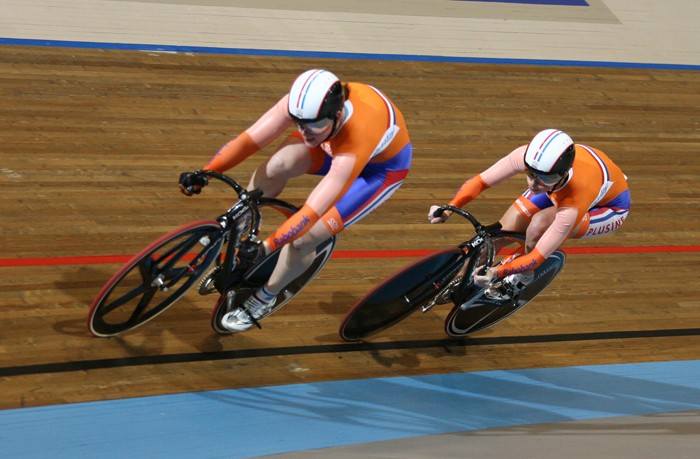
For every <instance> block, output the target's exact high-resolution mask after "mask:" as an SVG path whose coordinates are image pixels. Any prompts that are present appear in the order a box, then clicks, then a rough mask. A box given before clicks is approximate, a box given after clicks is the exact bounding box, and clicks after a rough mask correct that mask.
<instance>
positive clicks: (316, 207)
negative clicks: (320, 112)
mask: <svg viewBox="0 0 700 459" xmlns="http://www.w3.org/2000/svg"><path fill="white" fill-rule="evenodd" d="M361 171H362V165H361V164H358V161H357V157H356V156H355V155H353V154H337V155H335V156H334V158H333V162H332V164H331V168H330V170H329V171H328V174H326V176H325V177H323V179H322V180H321V181H320V182H319V183H318V185H316V187H315V188H314V190H313V191H312V192H311V194H310V195H309V197H308V199H307V200H306V203H305V204H304V205H303V206H302V208H301V209H300V210H299V212H297V213H296V214H294V215H292V216H291V217H290V218H289V219H288V220H287V221H286V222H284V223H283V224H282V226H280V227H279V228H278V229H277V230H276V231H275V232H274V233H273V234H272V235H271V236H270V237H269V238H268V239H267V240H266V241H265V244H266V245H267V247H268V248H269V251H274V250H277V249H278V248H280V247H282V246H283V245H284V244H287V243H289V242H291V241H293V240H295V239H298V238H300V237H301V236H303V235H304V234H305V233H306V232H307V231H309V230H310V229H311V228H312V227H313V226H314V224H315V223H316V222H318V221H319V220H320V219H321V216H322V215H324V214H325V213H326V212H327V211H328V210H329V209H330V208H331V207H333V205H334V204H335V203H336V202H338V200H339V199H340V198H341V197H342V196H343V195H344V194H345V192H346V191H347V190H348V188H350V185H352V182H353V181H354V180H355V179H356V178H357V177H358V176H359V175H360V172H361Z"/></svg>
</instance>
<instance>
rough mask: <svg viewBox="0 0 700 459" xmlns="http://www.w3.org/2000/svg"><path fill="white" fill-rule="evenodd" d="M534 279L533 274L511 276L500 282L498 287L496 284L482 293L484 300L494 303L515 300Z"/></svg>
mask: <svg viewBox="0 0 700 459" xmlns="http://www.w3.org/2000/svg"><path fill="white" fill-rule="evenodd" d="M534 278H535V274H534V273H531V274H524V273H518V274H511V275H510V276H506V277H504V278H503V280H501V283H500V285H499V284H496V285H494V286H492V287H489V288H487V289H486V290H485V291H484V295H486V298H488V299H490V300H494V301H506V300H510V299H512V298H515V297H516V296H517V295H518V294H519V293H520V292H522V291H523V290H524V289H525V287H527V286H528V284H529V283H530V282H532V280H533V279H534Z"/></svg>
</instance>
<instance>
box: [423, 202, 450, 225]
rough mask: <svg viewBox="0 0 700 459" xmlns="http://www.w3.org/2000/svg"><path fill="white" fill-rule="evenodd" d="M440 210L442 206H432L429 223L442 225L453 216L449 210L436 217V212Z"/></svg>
mask: <svg viewBox="0 0 700 459" xmlns="http://www.w3.org/2000/svg"><path fill="white" fill-rule="evenodd" d="M439 208H440V206H431V207H430V211H429V212H428V221H429V222H430V223H442V222H444V221H445V220H447V219H448V218H449V217H450V215H452V212H450V211H449V210H446V211H444V212H443V213H442V215H440V216H439V217H436V216H435V211H437V210H438V209H439Z"/></svg>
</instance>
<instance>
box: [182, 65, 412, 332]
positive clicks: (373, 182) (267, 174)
mask: <svg viewBox="0 0 700 459" xmlns="http://www.w3.org/2000/svg"><path fill="white" fill-rule="evenodd" d="M292 125H295V126H296V130H295V131H294V132H292V133H291V134H289V135H288V136H287V137H286V139H285V140H284V141H283V142H282V144H281V145H280V146H279V147H278V148H277V149H276V150H275V152H274V153H273V154H272V156H271V157H270V158H268V159H267V160H265V161H264V162H263V163H262V164H261V165H260V166H259V167H258V168H257V170H256V171H255V173H254V174H253V176H252V178H251V180H250V183H249V186H248V187H249V189H254V188H260V189H261V190H262V191H263V192H264V196H268V197H275V196H277V195H279V194H280V193H281V192H282V190H283V189H284V187H285V185H286V183H287V181H288V180H290V179H291V178H293V177H297V176H300V175H303V174H305V173H306V174H315V175H321V176H324V177H323V178H322V179H321V181H320V182H319V183H318V184H317V185H316V187H315V188H314V189H313V190H312V191H311V193H310V194H309V196H308V198H307V200H306V202H305V203H304V205H303V206H302V208H301V209H300V210H299V212H297V213H296V214H295V215H293V216H292V217H290V218H289V219H288V220H287V221H286V222H284V223H283V224H282V226H280V227H279V228H278V229H277V230H276V231H275V232H274V233H273V234H271V235H270V236H269V237H268V238H267V239H266V240H265V241H264V242H263V243H262V244H261V247H262V248H261V255H262V254H263V253H264V254H269V253H272V252H273V251H275V250H278V249H281V252H280V257H279V261H278V263H277V266H276V267H275V269H274V271H273V273H272V275H271V276H270V279H269V280H268V281H267V283H266V284H265V285H263V286H262V287H261V288H260V289H258V290H257V291H256V292H255V293H254V294H253V295H251V296H250V298H249V299H248V300H246V301H245V303H244V304H243V306H242V307H240V308H236V309H234V310H232V311H229V312H228V313H227V314H226V315H225V316H224V317H223V322H222V326H223V327H224V328H226V329H228V330H230V331H234V332H239V331H244V330H247V329H248V328H250V327H251V326H252V325H253V321H252V318H255V319H256V320H257V319H258V318H260V317H262V316H263V315H264V314H265V313H266V312H268V311H269V310H270V308H272V307H273V306H274V304H275V301H276V297H277V294H278V293H279V292H281V291H282V290H283V289H284V287H286V286H287V285H288V284H289V283H290V282H292V281H293V280H294V279H295V278H296V277H298V276H299V275H300V274H301V273H303V272H304V271H305V269H306V268H307V267H308V266H309V265H310V263H311V262H312V261H313V255H314V249H315V247H316V246H317V245H318V244H319V243H321V242H322V241H324V240H326V239H327V238H329V237H331V236H332V235H334V234H337V233H339V232H340V231H342V230H343V229H345V228H347V227H349V226H350V225H353V224H354V223H356V222H357V221H359V220H360V219H362V218H364V217H365V216H367V215H368V214H369V213H370V212H372V211H373V210H375V209H376V208H377V207H379V206H380V205H381V204H382V203H383V202H384V201H386V200H387V199H388V198H389V197H390V196H391V195H392V194H393V193H394V192H395V191H396V190H397V189H398V188H399V187H400V186H401V184H402V183H403V180H404V179H405V177H406V175H407V174H408V170H409V168H410V165H411V157H412V145H411V141H410V139H409V135H408V130H407V129H406V124H405V121H404V118H403V115H402V114H401V112H400V111H399V110H398V108H396V106H395V105H394V104H393V103H392V102H391V101H390V100H389V99H388V98H387V97H386V96H385V95H384V94H383V93H382V92H381V91H379V90H378V89H376V88H374V87H372V86H370V85H367V84H362V83H354V82H341V81H340V79H338V77H337V76H336V75H334V74H333V73H331V72H329V71H327V70H322V69H312V70H308V71H306V72H304V73H302V74H301V75H300V76H299V77H297V78H296V80H295V81H294V83H293V84H292V86H291V89H290V91H289V93H288V94H286V95H285V96H284V97H282V98H281V99H280V100H279V101H278V102H277V103H276V104H275V105H274V106H273V107H272V108H270V109H269V110H268V111H267V112H266V113H265V114H264V115H263V116H262V117H261V118H260V119H258V120H257V121H256V122H255V123H254V124H253V125H252V126H250V127H249V128H248V129H246V130H245V131H244V132H243V133H242V134H240V135H239V136H238V137H236V138H234V139H232V140H231V141H229V142H228V143H226V144H225V145H224V146H223V147H222V148H221V149H220V150H219V152H218V153H217V154H216V155H215V156H214V157H213V158H212V159H211V161H210V162H209V163H208V164H207V165H206V166H205V167H204V169H207V170H214V171H217V172H224V171H226V170H228V169H230V168H232V167H234V166H236V165H237V164H239V163H240V162H242V161H243V160H244V159H246V158H247V157H249V156H250V155H252V154H253V153H255V152H257V151H258V150H260V149H262V148H264V147H265V146H267V145H268V144H270V143H271V142H272V141H273V140H275V139H276V138H278V137H279V136H281V135H282V134H284V133H285V131H287V129H288V128H289V127H291V126H292ZM206 184H207V182H206V179H203V178H202V177H200V176H197V175H195V174H194V173H183V174H182V175H181V176H180V188H181V190H182V192H183V193H184V194H186V195H188V196H190V195H192V194H197V193H199V192H200V191H201V189H202V187H204V186H205V185H206Z"/></svg>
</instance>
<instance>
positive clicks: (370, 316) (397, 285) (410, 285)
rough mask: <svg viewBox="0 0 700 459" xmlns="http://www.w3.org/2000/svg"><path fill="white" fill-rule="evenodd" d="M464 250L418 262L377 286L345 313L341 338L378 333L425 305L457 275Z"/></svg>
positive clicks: (357, 338)
mask: <svg viewBox="0 0 700 459" xmlns="http://www.w3.org/2000/svg"><path fill="white" fill-rule="evenodd" d="M466 259H467V258H466V255H465V254H464V251H463V250H462V249H459V248H453V249H449V250H444V251H442V252H437V253H434V254H431V255H428V256H427V257H425V258H423V259H421V260H418V261H417V262H415V263H413V264H411V265H409V266H407V267H406V268H404V269H403V270H401V271H399V272H397V273H396V274H394V275H393V276H391V277H389V278H388V279H386V280H385V281H384V282H382V283H381V284H379V285H378V286H377V287H375V288H374V290H372V291H371V292H369V293H368V294H367V295H366V296H365V297H364V298H362V299H361V300H360V301H359V302H358V303H357V304H355V306H353V307H352V309H350V311H349V312H348V313H347V314H346V316H345V318H344V319H343V321H342V323H341V325H340V336H341V337H342V338H343V339H344V340H347V341H356V340H360V339H363V338H366V337H368V336H371V335H373V334H375V333H378V332H380V331H382V330H384V329H386V328H388V327H390V326H392V325H394V324H396V323H397V322H399V321H401V320H403V319H405V318H406V317H408V316H409V315H410V314H411V313H412V312H413V311H415V310H416V309H418V308H420V307H422V306H423V305H425V304H427V303H428V302H429V301H430V300H432V299H433V298H434V297H435V296H436V295H438V294H439V293H440V292H441V290H443V289H444V288H445V287H446V286H447V284H449V282H450V281H451V280H452V279H453V278H454V276H455V275H456V274H457V273H458V272H459V270H460V268H461V267H462V265H463V264H464V262H465V261H466Z"/></svg>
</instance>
